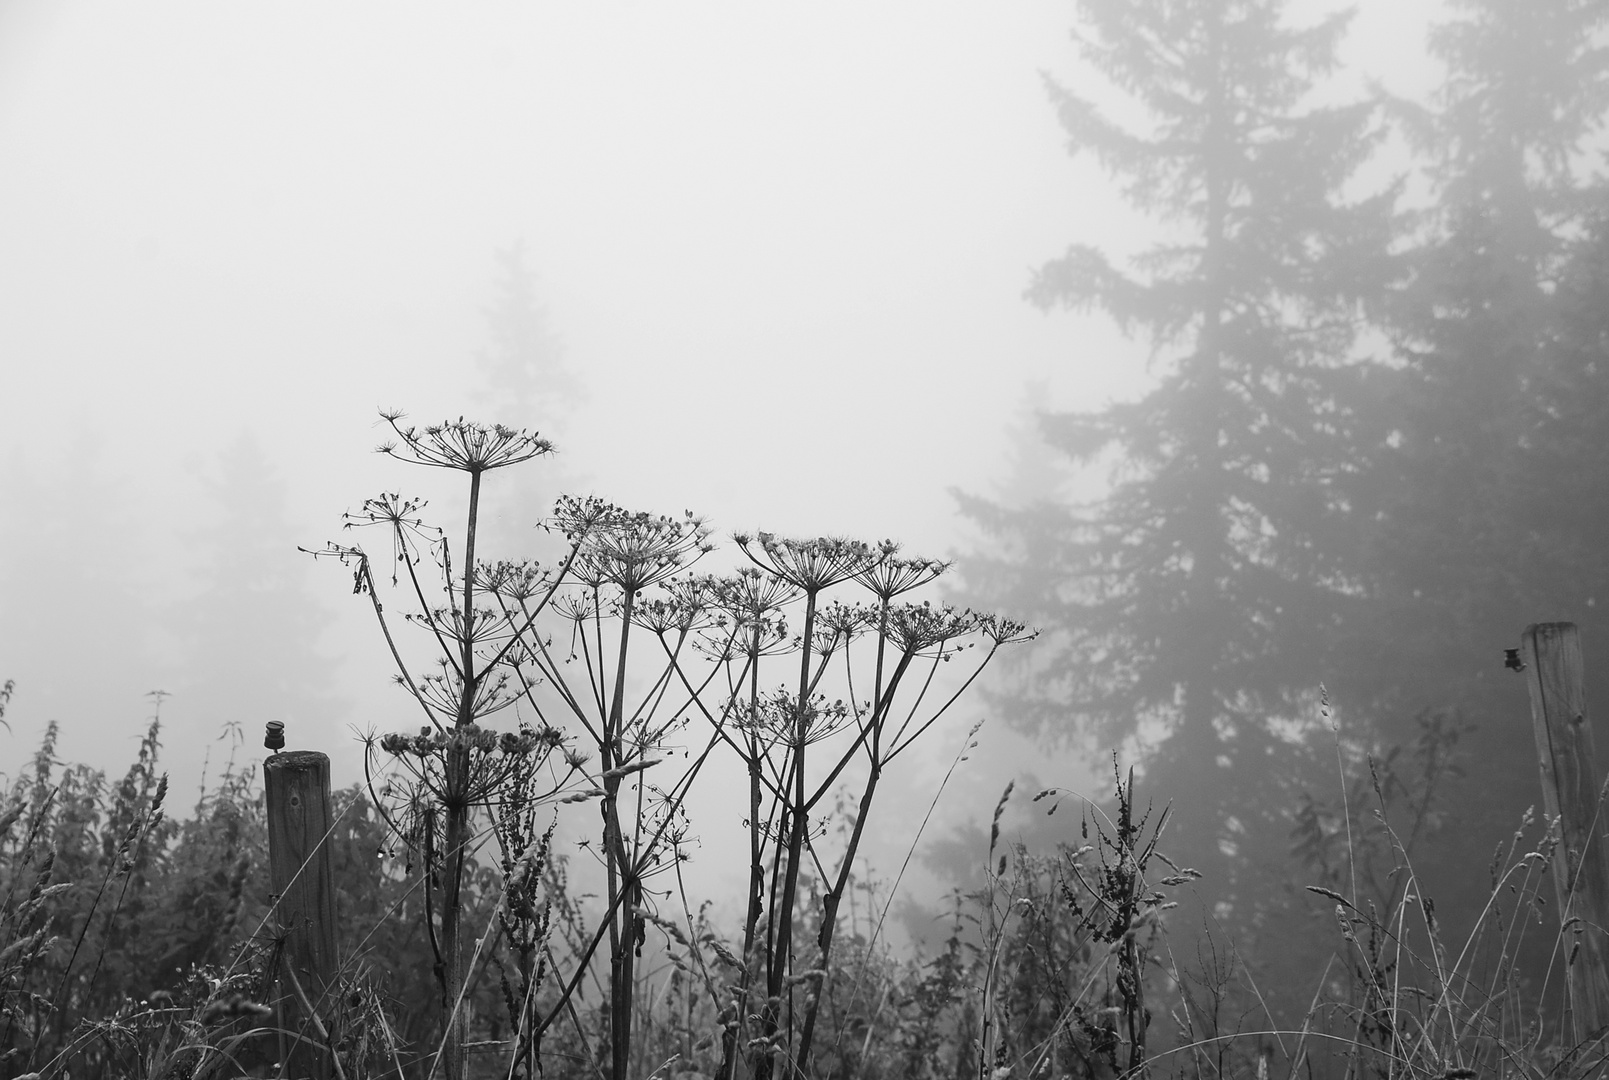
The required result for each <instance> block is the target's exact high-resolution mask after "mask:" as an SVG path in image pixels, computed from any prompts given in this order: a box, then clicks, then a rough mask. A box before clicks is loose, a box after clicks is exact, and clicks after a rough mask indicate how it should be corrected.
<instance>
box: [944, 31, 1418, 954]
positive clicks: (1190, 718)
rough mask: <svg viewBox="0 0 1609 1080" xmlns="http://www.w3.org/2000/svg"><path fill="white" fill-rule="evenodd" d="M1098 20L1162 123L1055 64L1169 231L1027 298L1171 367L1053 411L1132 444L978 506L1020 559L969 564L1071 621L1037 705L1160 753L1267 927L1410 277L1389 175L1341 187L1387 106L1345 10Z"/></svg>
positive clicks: (1042, 277)
mask: <svg viewBox="0 0 1609 1080" xmlns="http://www.w3.org/2000/svg"><path fill="white" fill-rule="evenodd" d="M1078 13H1079V30H1078V31H1077V32H1075V35H1074V37H1075V40H1076V42H1077V44H1078V46H1079V51H1080V53H1081V55H1082V58H1083V59H1084V61H1085V62H1086V64H1087V65H1089V66H1090V67H1091V68H1093V69H1094V70H1096V71H1098V72H1099V73H1100V74H1101V75H1102V76H1104V78H1105V80H1106V81H1107V82H1108V83H1109V84H1110V85H1111V86H1113V87H1115V88H1117V89H1119V90H1121V91H1123V92H1125V93H1126V94H1127V95H1128V98H1129V99H1130V100H1129V102H1128V103H1127V104H1128V105H1132V106H1135V107H1136V108H1134V109H1133V110H1130V109H1128V108H1127V107H1125V116H1127V115H1129V114H1130V113H1131V112H1132V113H1137V114H1140V115H1143V117H1144V119H1143V121H1136V122H1130V121H1128V120H1117V119H1114V118H1112V117H1111V116H1109V115H1108V114H1107V113H1106V112H1104V111H1103V110H1102V109H1101V108H1100V107H1098V106H1097V105H1096V104H1095V103H1094V102H1093V101H1092V100H1091V98H1090V97H1088V96H1085V95H1084V94H1081V93H1078V92H1075V91H1074V90H1071V89H1068V88H1066V87H1063V86H1060V85H1054V84H1053V85H1052V86H1051V94H1052V98H1053V100H1054V102H1055V105H1056V108H1057V110H1058V114H1059V118H1060V120H1061V123H1062V126H1063V128H1064V129H1065V131H1066V133H1067V136H1068V138H1069V142H1070V149H1071V150H1072V151H1073V152H1074V153H1082V152H1086V151H1087V152H1091V153H1093V154H1095V155H1096V156H1097V157H1098V159H1099V160H1100V161H1101V163H1102V164H1103V165H1104V166H1105V167H1106V168H1107V170H1108V171H1109V172H1110V173H1111V174H1112V175H1113V176H1114V177H1116V178H1117V179H1118V181H1119V182H1120V183H1121V185H1122V189H1123V192H1124V194H1125V196H1126V197H1127V199H1128V201H1129V202H1130V203H1131V204H1132V205H1134V206H1135V207H1136V208H1138V209H1140V210H1142V211H1144V212H1146V213H1147V214H1149V215H1151V217H1152V218H1153V219H1154V220H1156V221H1157V222H1158V224H1159V225H1160V226H1162V227H1163V230H1164V232H1163V237H1164V238H1163V239H1161V240H1159V241H1157V242H1156V243H1155V244H1153V245H1152V246H1151V247H1150V248H1149V249H1148V250H1146V251H1144V252H1143V253H1142V254H1140V255H1139V256H1138V257H1137V258H1134V259H1132V260H1131V261H1130V264H1129V266H1128V267H1123V266H1118V265H1114V264H1113V262H1112V261H1111V260H1109V259H1108V258H1107V257H1106V256H1105V255H1103V254H1102V253H1101V252H1099V251H1096V250H1094V249H1093V248H1091V247H1089V246H1086V245H1082V244H1074V245H1073V246H1071V247H1070V248H1068V250H1067V251H1066V253H1065V254H1064V255H1063V256H1062V257H1060V258H1058V259H1055V260H1053V261H1051V262H1049V263H1048V264H1046V265H1045V266H1044V267H1043V268H1042V269H1041V270H1040V271H1039V272H1038V273H1037V274H1036V275H1035V277H1034V279H1033V282H1032V285H1031V288H1030V290H1029V295H1030V297H1031V299H1032V300H1033V301H1034V302H1036V303H1038V304H1039V305H1041V306H1043V307H1046V308H1054V307H1064V308H1072V309H1090V308H1093V309H1097V310H1101V311H1103V312H1105V313H1106V314H1108V315H1109V316H1110V317H1112V318H1113V319H1114V320H1116V321H1117V322H1118V324H1119V325H1120V326H1121V327H1123V328H1124V329H1125V330H1128V331H1130V332H1133V333H1136V334H1140V335H1143V336H1144V337H1145V338H1146V339H1148V341H1149V342H1150V344H1151V345H1152V346H1153V349H1154V355H1155V359H1154V367H1155V376H1156V382H1155V385H1154V387H1153V388H1152V389H1151V390H1150V391H1148V392H1147V393H1145V394H1144V395H1143V396H1141V397H1140V398H1139V399H1138V400H1135V401H1130V402H1122V403H1117V404H1113V405H1109V406H1107V407H1106V408H1104V409H1101V410H1099V411H1093V412H1075V413H1065V414H1059V415H1050V416H1047V417H1045V418H1044V425H1045V431H1046V435H1047V438H1048V440H1049V441H1050V442H1051V443H1052V444H1053V445H1054V446H1056V447H1057V448H1058V449H1059V450H1060V451H1061V452H1063V453H1065V454H1067V455H1068V456H1069V457H1070V458H1072V459H1074V460H1076V461H1079V462H1085V463H1090V462H1095V463H1100V462H1115V463H1116V467H1115V468H1114V470H1113V472H1112V474H1111V483H1110V486H1109V488H1108V490H1107V493H1106V494H1105V495H1104V497H1102V498H1100V499H1098V500H1097V501H1095V502H1093V503H1092V504H1088V505H1083V506H1074V507H1062V508H1051V507H1043V506H1042V507H1038V508H1031V509H1028V510H1014V509H1011V508H1006V507H1001V506H998V505H992V504H990V503H989V502H987V501H986V500H981V499H977V498H964V499H963V509H964V510H965V511H966V512H967V513H968V514H969V515H970V516H971V517H972V518H973V519H974V520H975V521H977V522H978V523H979V524H980V525H981V526H982V527H983V528H984V529H986V530H987V531H989V532H991V533H993V534H994V535H995V536H996V538H997V539H998V541H999V543H998V545H997V549H998V550H1000V551H1002V552H1004V554H1003V555H1001V556H999V557H996V558H994V559H992V560H991V559H979V560H976V561H974V562H973V563H972V564H971V565H970V567H968V568H967V575H968V584H969V587H970V588H971V589H972V590H974V591H975V592H977V593H979V594H984V595H989V596H991V597H992V598H993V601H994V602H997V603H999V602H1004V603H1009V604H1012V605H1014V606H1016V607H1019V608H1021V609H1022V610H1025V611H1029V612H1031V613H1032V618H1033V620H1034V621H1036V622H1038V623H1039V624H1040V625H1042V626H1045V627H1047V628H1049V629H1051V630H1052V631H1053V633H1052V634H1051V635H1047V636H1048V637H1049V642H1048V644H1047V645H1046V647H1045V648H1043V649H1040V650H1038V652H1037V653H1036V655H1035V656H1034V657H1033V658H1032V659H1031V661H1029V664H1028V665H1027V667H1028V670H1027V671H1026V675H1027V679H1026V680H1025V682H1024V683H1023V686H1024V687H1025V689H1023V691H1022V692H1021V694H1020V696H1019V698H1018V700H1017V701H1016V704H1017V706H1018V712H1017V715H1018V717H1019V719H1020V720H1022V721H1023V722H1025V723H1026V724H1028V725H1030V726H1031V727H1034V728H1036V729H1038V730H1040V731H1042V732H1047V733H1053V732H1058V731H1066V730H1069V729H1068V726H1067V725H1068V723H1069V720H1070V719H1071V720H1074V721H1078V722H1081V723H1082V725H1083V729H1084V730H1085V731H1086V732H1088V733H1090V734H1092V735H1094V737H1095V740H1096V742H1097V744H1101V745H1106V746H1110V745H1113V744H1114V743H1115V742H1117V741H1119V740H1123V739H1129V740H1135V741H1136V742H1135V744H1137V745H1141V746H1146V745H1149V746H1150V747H1151V748H1153V749H1154V754H1153V755H1152V757H1151V761H1150V767H1149V769H1148V779H1149V783H1150V787H1151V790H1152V791H1154V792H1157V793H1158V795H1159V797H1162V798H1168V799H1171V800H1172V802H1173V804H1174V807H1175V810H1176V811H1177V812H1176V814H1175V817H1174V822H1173V824H1172V825H1170V827H1169V843H1168V844H1167V845H1165V846H1167V847H1168V850H1169V851H1170V853H1171V854H1174V855H1176V856H1179V857H1183V858H1185V859H1187V860H1190V861H1191V862H1192V863H1193V864H1194V865H1196V866H1198V867H1199V868H1200V869H1202V870H1204V871H1206V872H1207V873H1208V877H1207V879H1206V880H1204V881H1203V882H1202V883H1201V887H1202V889H1203V891H1204V892H1205V893H1206V895H1207V899H1208V900H1209V902H1210V906H1211V907H1214V908H1216V911H1217V913H1218V915H1219V916H1225V915H1232V916H1233V917H1235V920H1236V921H1237V922H1239V923H1241V925H1246V924H1247V922H1248V921H1249V920H1250V919H1251V918H1252V907H1253V905H1254V904H1255V903H1257V902H1258V901H1257V900H1256V899H1255V898H1254V896H1253V893H1254V892H1255V891H1256V890H1254V889H1252V888H1250V887H1249V883H1247V882H1245V881H1243V880H1241V879H1242V878H1243V876H1244V874H1245V872H1246V868H1247V866H1248V859H1249V857H1250V856H1251V854H1252V852H1253V851H1254V850H1256V851H1259V852H1269V851H1272V852H1274V853H1277V854H1279V855H1282V854H1283V852H1284V850H1285V847H1286V845H1287V843H1288V841H1287V838H1286V834H1287V832H1288V828H1289V824H1288V821H1287V820H1286V819H1285V818H1284V817H1283V816H1282V808H1283V807H1284V806H1285V805H1287V804H1288V803H1289V801H1290V797H1291V785H1292V784H1293V782H1294V778H1295V775H1296V773H1297V771H1298V769H1299V767H1300V761H1299V759H1300V758H1301V756H1302V755H1301V749H1300V747H1299V745H1298V744H1297V743H1295V742H1293V741H1292V740H1289V739H1286V738H1282V737H1279V736H1278V735H1276V734H1275V730H1276V728H1277V727H1278V723H1277V722H1278V721H1280V720H1286V721H1289V720H1292V719H1294V718H1298V717H1300V716H1302V715H1304V710H1303V708H1302V705H1303V697H1304V694H1306V693H1308V692H1311V691H1313V690H1314V689H1316V686H1317V684H1318V682H1319V681H1320V680H1321V679H1322V678H1323V677H1324V671H1323V668H1322V666H1321V661H1322V658H1323V657H1324V655H1325V649H1326V641H1327V637H1326V635H1327V631H1328V629H1329V628H1330V627H1331V626H1332V625H1334V624H1335V622H1336V620H1337V619H1338V618H1339V616H1340V613H1341V611H1342V610H1343V609H1344V608H1345V607H1346V605H1347V604H1348V603H1349V602H1350V595H1351V593H1352V591H1353V589H1354V584H1355V582H1354V579H1353V574H1354V565H1355V557H1356V551H1355V547H1354V544H1355V541H1356V540H1357V538H1358V530H1357V529H1356V528H1355V526H1354V524H1353V517H1352V516H1351V515H1350V514H1349V513H1348V511H1349V500H1350V499H1351V498H1352V497H1353V496H1352V493H1351V488H1350V482H1351V479H1352V477H1353V476H1354V474H1355V473H1356V471H1357V470H1356V462H1357V459H1358V456H1359V453H1360V445H1366V444H1367V443H1368V442H1369V440H1370V438H1371V435H1370V433H1369V432H1368V431H1367V430H1365V429H1364V428H1363V427H1362V426H1361V425H1363V424H1364V423H1365V421H1366V420H1367V418H1368V417H1369V416H1370V415H1372V414H1371V412H1370V411H1369V410H1368V409H1367V408H1366V407H1365V402H1366V399H1367V397H1368V395H1369V394H1370V393H1371V390H1372V383H1371V379H1370V378H1369V377H1368V375H1369V371H1368V367H1367V366H1366V365H1363V364H1360V363H1356V362H1354V361H1353V357H1352V349H1353V346H1354V341H1355V336H1356V331H1357V327H1358V322H1359V316H1360V311H1361V305H1363V304H1364V303H1365V302H1366V301H1367V300H1368V299H1369V298H1370V297H1371V296H1373V295H1374V290H1375V289H1376V288H1378V287H1379V285H1380V284H1381V283H1382V282H1383V281H1385V280H1386V278H1387V276H1388V274H1389V269H1390V260H1389V258H1388V256H1387V254H1386V252H1387V246H1388V242H1389V240H1390V235H1391V230H1392V227H1393V217H1392V211H1391V205H1392V199H1393V193H1392V192H1389V191H1388V192H1384V193H1380V194H1376V195H1373V196H1370V197H1367V198H1363V199H1361V200H1358V199H1349V198H1348V197H1347V195H1346V194H1344V189H1347V186H1348V185H1349V183H1350V182H1351V181H1352V179H1353V177H1354V175H1355V173H1356V171H1357V169H1358V168H1359V166H1360V165H1361V164H1362V163H1363V162H1364V161H1365V160H1366V159H1367V157H1368V156H1369V154H1370V152H1371V150H1372V148H1373V146H1374V142H1375V139H1376V137H1377V127H1376V124H1375V122H1374V108H1373V106H1372V105H1371V104H1369V103H1366V102H1358V103H1348V104H1342V105H1333V104H1323V103H1319V102H1317V101H1316V100H1315V97H1316V93H1317V92H1318V91H1319V90H1320V88H1321V86H1322V84H1323V81H1324V80H1325V78H1326V77H1327V76H1328V75H1329V74H1330V73H1331V71H1332V69H1333V67H1334V65H1335V62H1336V61H1335V57H1336V49H1337V46H1338V43H1339V41H1340V39H1341V37H1342V34H1343V33H1344V31H1345V28H1346V25H1347V23H1346V18H1345V17H1344V16H1333V17H1330V18H1327V19H1325V20H1323V21H1321V22H1318V23H1315V24H1312V25H1307V26H1301V27H1297V26H1293V25H1291V24H1290V23H1289V22H1288V21H1287V20H1286V19H1285V12H1284V5H1283V4H1281V3H1279V2H1276V0H1244V2H1230V3H1225V2H1222V0H1145V2H1140V3H1136V2H1133V0H1083V2H1081V3H1080V4H1079V5H1078ZM1050 536H1055V541H1056V542H1055V544H1054V550H1053V551H1051V552H1049V553H1048V554H1049V560H1048V565H1047V560H1046V555H1047V547H1049V546H1050V545H1048V544H1047V538H1048V537H1050ZM1028 547H1032V548H1033V549H1034V551H1035V557H1034V558H1033V559H1029V558H1027V555H1028V551H1027V548H1028ZM1002 594H1003V595H1002ZM1307 712H1308V713H1311V712H1316V710H1307ZM1131 745H1134V744H1131ZM1237 882H1238V884H1237Z"/></svg>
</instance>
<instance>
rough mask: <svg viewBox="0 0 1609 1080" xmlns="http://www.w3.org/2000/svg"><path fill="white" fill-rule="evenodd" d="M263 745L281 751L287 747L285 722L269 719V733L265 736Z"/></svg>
mask: <svg viewBox="0 0 1609 1080" xmlns="http://www.w3.org/2000/svg"><path fill="white" fill-rule="evenodd" d="M263 745H264V746H266V747H268V749H270V750H272V751H274V753H276V754H277V753H279V752H280V751H281V750H283V749H285V724H284V721H281V720H270V721H268V733H267V734H266V735H264V736H263Z"/></svg>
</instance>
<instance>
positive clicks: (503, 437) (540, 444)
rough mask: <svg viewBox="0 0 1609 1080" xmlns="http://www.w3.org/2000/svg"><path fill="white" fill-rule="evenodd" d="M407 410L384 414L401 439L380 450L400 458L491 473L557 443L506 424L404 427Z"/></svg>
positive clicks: (447, 423)
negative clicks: (405, 411) (403, 422)
mask: <svg viewBox="0 0 1609 1080" xmlns="http://www.w3.org/2000/svg"><path fill="white" fill-rule="evenodd" d="M403 415H404V414H403V413H401V412H399V411H395V410H392V411H387V412H382V413H381V414H380V416H381V418H383V419H384V420H385V422H386V423H388V424H390V425H391V430H392V431H394V432H396V433H397V438H398V439H399V440H400V442H388V443H382V444H380V446H378V447H376V450H377V451H378V452H379V453H382V454H388V455H390V456H391V457H394V458H396V459H397V460H398V461H407V462H410V463H412V464H415V465H430V466H433V467H435V468H438V469H458V470H460V471H461V472H467V473H483V472H490V471H491V470H492V469H501V468H502V467H503V466H505V465H517V464H519V463H520V462H522V461H530V460H531V459H532V458H534V457H540V456H541V455H543V454H548V453H552V451H553V444H552V443H550V442H548V441H547V440H546V439H543V438H540V437H538V436H537V435H536V434H535V433H534V432H528V431H525V430H524V429H522V428H511V427H504V426H503V425H502V424H480V423H475V422H474V421H470V420H465V419H464V418H463V417H462V416H460V417H459V418H458V419H457V420H449V421H445V422H443V423H440V424H432V425H430V426H429V427H426V428H424V429H422V430H421V429H420V428H416V427H406V428H405V427H403V426H402V419H403Z"/></svg>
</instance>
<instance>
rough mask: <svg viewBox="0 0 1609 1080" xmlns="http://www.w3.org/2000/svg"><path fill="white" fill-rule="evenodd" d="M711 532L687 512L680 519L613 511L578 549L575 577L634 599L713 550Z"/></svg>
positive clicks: (702, 521)
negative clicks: (633, 595) (614, 589)
mask: <svg viewBox="0 0 1609 1080" xmlns="http://www.w3.org/2000/svg"><path fill="white" fill-rule="evenodd" d="M709 535H710V530H709V528H708V526H706V525H705V524H704V520H703V519H702V518H698V517H694V516H693V514H692V512H691V511H689V512H687V513H686V514H684V515H683V516H682V517H679V518H677V517H668V516H655V515H653V514H642V513H635V514H634V513H629V512H627V511H624V510H617V511H615V512H614V513H613V514H610V515H608V516H606V517H605V518H604V519H603V520H602V521H601V522H599V523H598V524H597V525H596V526H595V527H594V528H593V529H592V530H591V532H590V533H588V535H587V537H586V540H585V541H584V542H583V543H582V544H581V551H580V558H579V559H578V560H577V562H578V563H579V566H578V568H577V576H578V577H579V578H580V579H581V580H582V581H589V580H590V581H594V582H604V581H607V582H609V583H610V584H612V585H614V586H616V587H617V588H619V589H620V590H621V592H623V593H627V594H635V593H638V592H641V591H642V590H643V589H646V588H647V587H648V586H650V585H656V584H658V583H659V582H662V581H666V580H668V579H670V578H671V577H672V576H673V575H675V574H676V573H678V572H679V571H681V570H683V569H685V568H686V567H688V566H691V565H692V564H693V563H695V562H697V561H698V560H699V559H700V558H702V557H703V556H704V555H706V554H708V553H709V552H710V551H713V550H714V547H715V545H713V544H711V543H710V542H709Z"/></svg>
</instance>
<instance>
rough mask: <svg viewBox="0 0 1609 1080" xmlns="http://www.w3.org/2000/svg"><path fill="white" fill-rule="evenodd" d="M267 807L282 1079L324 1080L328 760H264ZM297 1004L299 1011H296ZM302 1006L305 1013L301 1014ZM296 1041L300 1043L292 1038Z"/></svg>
mask: <svg viewBox="0 0 1609 1080" xmlns="http://www.w3.org/2000/svg"><path fill="white" fill-rule="evenodd" d="M263 787H264V792H265V794H266V796H267V803H268V861H269V873H270V880H271V881H272V882H273V884H272V888H273V890H274V897H275V899H276V900H277V903H276V905H275V908H274V916H273V922H274V924H275V925H276V926H277V931H278V933H279V934H280V935H282V936H283V938H284V948H283V950H282V951H281V953H280V961H279V966H278V968H277V969H276V972H275V977H276V981H277V986H276V993H275V1001H274V1008H275V1013H276V1022H277V1024H278V1026H279V1027H280V1028H281V1030H282V1031H284V1032H286V1033H287V1034H284V1035H282V1036H281V1046H282V1047H284V1048H285V1051H284V1053H285V1055H286V1056H282V1057H281V1058H280V1060H281V1061H283V1062H286V1063H287V1064H288V1068H287V1069H286V1071H285V1072H284V1074H283V1075H285V1076H287V1077H291V1078H293V1080H294V1078H299V1077H313V1078H314V1080H328V1078H329V1077H330V1076H331V1074H332V1071H333V1070H332V1068H331V1062H330V1055H329V1054H328V1053H326V1052H324V1051H323V1050H321V1049H318V1048H319V1047H323V1046H325V1045H327V1044H328V1031H327V1030H324V1025H323V1022H321V1020H320V1018H319V1015H318V1014H319V1013H320V1012H322V1013H323V1015H324V1017H326V1018H327V1017H329V1016H330V1015H331V1014H332V1012H333V1010H332V1009H331V1008H330V1007H329V1004H330V1003H329V1000H328V998H327V996H326V995H327V994H328V993H329V992H331V991H333V989H334V983H335V972H336V963H335V888H334V883H333V880H332V878H331V874H330V849H329V844H328V843H326V842H325V841H326V839H327V838H328V836H329V832H330V759H329V757H328V756H326V755H324V754H320V753H317V752H315V751H312V750H292V751H289V752H286V753H279V754H272V755H270V756H269V757H268V759H267V760H265V761H264V762H263ZM304 1002H305V1004H304ZM307 1005H311V1006H312V1007H313V1011H312V1012H311V1013H309V1011H308V1008H307ZM293 1035H300V1036H301V1037H300V1038H293V1037H292V1036H293Z"/></svg>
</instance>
